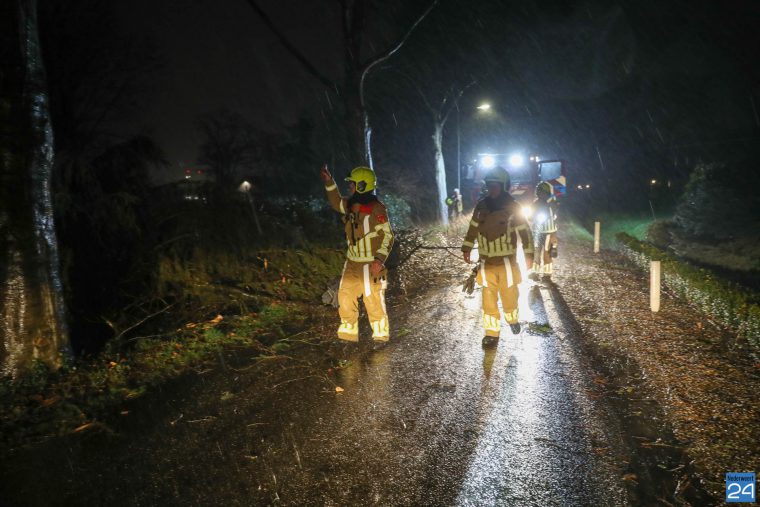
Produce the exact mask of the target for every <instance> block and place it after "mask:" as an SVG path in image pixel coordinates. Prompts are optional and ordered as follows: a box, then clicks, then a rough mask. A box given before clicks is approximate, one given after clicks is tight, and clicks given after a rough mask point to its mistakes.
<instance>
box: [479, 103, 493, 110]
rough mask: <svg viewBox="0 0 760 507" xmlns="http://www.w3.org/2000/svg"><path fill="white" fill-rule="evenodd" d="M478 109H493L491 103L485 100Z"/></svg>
mask: <svg viewBox="0 0 760 507" xmlns="http://www.w3.org/2000/svg"><path fill="white" fill-rule="evenodd" d="M478 109H480V110H481V111H489V110H490V109H491V104H489V103H487V102H485V103H483V104H480V105H479V106H478Z"/></svg>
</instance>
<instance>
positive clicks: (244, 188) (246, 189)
mask: <svg viewBox="0 0 760 507" xmlns="http://www.w3.org/2000/svg"><path fill="white" fill-rule="evenodd" d="M251 187H252V185H251V184H250V183H248V182H247V181H244V182H243V183H241V184H240V186H239V187H238V190H239V191H240V192H243V193H244V194H245V197H246V200H247V201H248V204H250V206H251V213H253V223H254V225H256V230H257V231H258V233H259V236H261V235H262V234H264V231H262V230H261V224H260V223H259V214H258V213H256V206H254V205H253V198H252V197H251Z"/></svg>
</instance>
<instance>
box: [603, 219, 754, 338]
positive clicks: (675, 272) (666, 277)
mask: <svg viewBox="0 0 760 507" xmlns="http://www.w3.org/2000/svg"><path fill="white" fill-rule="evenodd" d="M616 238H617V240H618V241H619V242H620V243H621V244H622V245H623V251H624V253H625V254H626V255H627V256H628V257H629V258H631V260H633V261H634V263H636V264H637V265H638V266H639V267H641V268H642V269H645V270H648V269H649V261H650V260H659V261H660V262H661V265H662V277H663V281H664V282H665V284H666V285H667V286H668V287H670V288H671V289H672V290H674V291H675V292H676V294H678V295H679V296H681V297H683V298H685V299H686V300H688V301H689V302H691V303H693V304H695V305H697V307H698V308H700V309H701V310H702V311H704V312H706V313H707V314H709V315H710V316H712V317H713V318H714V319H715V320H716V321H718V322H720V323H721V324H723V325H724V326H726V327H728V328H730V329H732V330H733V331H735V332H736V333H737V334H738V335H739V336H742V337H744V338H746V339H747V341H748V342H749V344H750V345H751V346H752V347H753V349H754V350H755V352H756V353H760V304H759V303H760V301H758V296H757V294H754V293H752V292H749V291H747V290H746V289H743V288H741V287H738V286H736V285H735V284H732V283H730V282H728V281H726V280H723V279H721V278H719V277H717V276H715V275H714V274H713V273H711V272H710V271H708V270H705V269H701V268H696V267H694V266H691V265H689V264H686V263H684V262H682V261H680V260H678V259H676V258H675V257H673V256H671V255H669V254H668V253H666V252H664V251H662V250H660V249H658V248H656V247H654V246H652V245H650V244H649V243H645V242H643V241H639V240H637V239H636V238H634V237H632V236H630V235H628V234H626V233H624V232H621V233H619V234H617V236H616Z"/></svg>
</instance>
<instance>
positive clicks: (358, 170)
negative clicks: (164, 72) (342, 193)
mask: <svg viewBox="0 0 760 507" xmlns="http://www.w3.org/2000/svg"><path fill="white" fill-rule="evenodd" d="M346 181H353V182H354V183H356V191H357V192H358V193H360V194H366V193H367V192H371V191H373V190H374V189H375V184H376V183H377V178H376V177H375V171H373V170H372V169H370V168H369V167H364V166H359V167H354V168H353V169H352V170H351V176H349V177H348V178H346Z"/></svg>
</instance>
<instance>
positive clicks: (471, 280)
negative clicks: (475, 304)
mask: <svg viewBox="0 0 760 507" xmlns="http://www.w3.org/2000/svg"><path fill="white" fill-rule="evenodd" d="M476 276H478V268H475V269H473V270H472V273H470V276H468V277H467V279H466V280H465V281H464V283H463V284H462V292H464V293H466V294H472V293H473V292H475V277H476Z"/></svg>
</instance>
